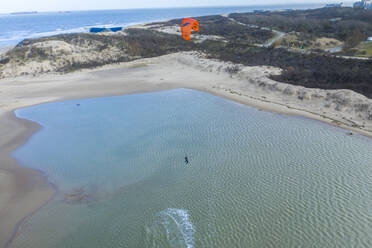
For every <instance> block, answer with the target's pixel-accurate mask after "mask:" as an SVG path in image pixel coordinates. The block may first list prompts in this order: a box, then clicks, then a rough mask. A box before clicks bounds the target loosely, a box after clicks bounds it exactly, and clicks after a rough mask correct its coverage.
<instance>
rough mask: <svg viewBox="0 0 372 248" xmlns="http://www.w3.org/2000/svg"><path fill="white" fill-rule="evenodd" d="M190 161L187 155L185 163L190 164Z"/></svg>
mask: <svg viewBox="0 0 372 248" xmlns="http://www.w3.org/2000/svg"><path fill="white" fill-rule="evenodd" d="M188 163H189V159H188V158H187V156H186V157H185V164H188Z"/></svg>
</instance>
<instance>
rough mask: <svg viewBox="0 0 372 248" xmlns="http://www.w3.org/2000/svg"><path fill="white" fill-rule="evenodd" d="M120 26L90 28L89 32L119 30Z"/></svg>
mask: <svg viewBox="0 0 372 248" xmlns="http://www.w3.org/2000/svg"><path fill="white" fill-rule="evenodd" d="M122 29H123V28H122V27H115V28H91V29H90V30H89V32H91V33H100V32H107V31H109V32H118V31H121V30H122Z"/></svg>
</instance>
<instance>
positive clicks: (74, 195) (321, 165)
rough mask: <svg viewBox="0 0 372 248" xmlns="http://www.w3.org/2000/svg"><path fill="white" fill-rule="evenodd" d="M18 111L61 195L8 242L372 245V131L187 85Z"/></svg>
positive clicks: (27, 148) (28, 159)
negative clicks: (30, 125) (33, 128)
mask: <svg viewBox="0 0 372 248" xmlns="http://www.w3.org/2000/svg"><path fill="white" fill-rule="evenodd" d="M79 104H80V105H79ZM16 114H17V116H18V117H21V118H25V119H29V120H32V121H35V122H38V123H40V124H41V125H42V129H41V130H40V131H39V132H37V133H36V134H35V135H33V136H32V137H31V138H30V139H29V140H28V142H27V143H26V144H25V145H23V146H21V147H20V148H18V149H17V150H16V151H14V153H13V156H14V157H15V158H16V159H17V160H18V161H19V162H20V163H21V164H22V165H23V166H26V167H31V168H35V169H38V170H41V171H43V172H45V173H46V175H47V176H48V178H49V180H50V181H51V182H52V183H54V184H55V185H57V187H58V192H57V195H56V197H55V198H54V199H53V200H52V201H51V202H49V203H48V204H47V205H46V206H45V207H43V208H42V209H41V210H40V211H38V212H37V213H36V214H35V215H33V216H32V217H31V218H29V219H28V220H27V221H26V222H25V224H24V225H23V226H22V229H21V231H20V233H19V235H18V236H17V238H16V239H15V240H14V242H13V243H12V245H11V246H10V247H27V248H34V247H35V248H43V247H372V235H371V233H372V152H371V151H372V142H371V139H369V138H366V137H363V136H360V135H353V136H349V135H347V132H346V131H345V130H342V129H339V128H336V127H332V126H329V125H326V124H323V123H320V122H317V121H313V120H309V119H306V118H301V117H293V116H285V115H279V114H273V113H268V112H262V111H258V110H256V109H254V108H250V107H247V106H244V105H241V104H238V103H235V102H231V101H229V100H225V99H222V98H219V97H216V96H213V95H210V94H207V93H203V92H198V91H193V90H186V89H178V90H171V91H164V92H155V93H146V94H136V95H126V96H115V97H104V98H94V99H85V100H74V101H63V102H56V103H48V104H42V105H38V106H33V107H28V108H24V109H19V110H17V111H16ZM186 155H187V156H188V158H189V160H190V163H189V164H188V165H185V163H184V157H185V156H186Z"/></svg>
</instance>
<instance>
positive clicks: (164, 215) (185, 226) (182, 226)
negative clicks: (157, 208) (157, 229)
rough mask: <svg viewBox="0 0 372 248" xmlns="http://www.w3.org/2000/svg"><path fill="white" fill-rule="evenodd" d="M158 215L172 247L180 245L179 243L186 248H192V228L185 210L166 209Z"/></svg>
mask: <svg viewBox="0 0 372 248" xmlns="http://www.w3.org/2000/svg"><path fill="white" fill-rule="evenodd" d="M159 215H160V218H161V224H162V225H163V226H164V228H165V231H166V236H167V239H168V242H169V244H170V245H171V246H172V247H174V246H178V245H181V243H183V244H184V245H186V247H187V248H193V247H194V228H193V225H192V223H191V220H190V216H189V214H188V212H187V210H184V209H176V208H168V209H166V210H164V211H161V212H160V214H159ZM174 227H176V228H174Z"/></svg>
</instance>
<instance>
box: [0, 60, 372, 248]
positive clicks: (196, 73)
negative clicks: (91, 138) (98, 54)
mask: <svg viewBox="0 0 372 248" xmlns="http://www.w3.org/2000/svg"><path fill="white" fill-rule="evenodd" d="M180 58H181V59H180ZM196 60H197V55H195V54H191V53H186V54H184V53H183V54H172V55H166V56H162V57H158V58H151V59H142V60H137V61H133V62H129V63H122V64H117V65H110V66H105V67H102V68H98V69H94V70H84V71H80V72H75V73H70V74H67V75H44V76H39V77H35V78H16V79H4V80H0V95H1V98H0V137H1V139H0V161H1V163H0V247H2V246H6V243H7V242H10V241H11V239H12V238H14V236H15V234H16V232H17V230H18V229H19V228H20V227H21V225H22V221H23V220H25V219H26V218H27V217H28V216H30V215H32V213H33V212H34V211H36V210H37V209H39V208H40V206H42V205H43V204H45V203H46V202H47V201H48V199H50V198H51V197H52V196H53V192H54V191H55V190H56V189H54V188H53V187H51V185H50V184H49V183H48V180H47V178H46V177H44V175H43V174H42V173H41V172H38V171H35V170H31V169H28V168H24V167H22V166H21V165H19V164H17V162H16V161H15V160H14V159H13V158H12V157H11V155H10V153H11V152H12V151H13V150H14V149H15V148H16V147H18V146H20V145H22V144H23V143H24V142H26V141H27V139H28V138H29V137H30V136H31V135H32V134H33V133H35V132H36V131H37V130H38V129H39V128H40V126H39V125H37V124H35V123H32V122H30V121H27V120H22V119H18V118H16V117H15V115H14V112H13V111H14V110H15V109H17V108H22V107H26V106H31V105H36V104H41V103H46V102H52V101H59V100H67V99H82V98H91V97H102V96H113V95H123V94H134V93H142V92H151V91H160V90H168V89H175V88H190V89H195V90H200V91H205V92H209V93H211V94H214V95H218V96H221V97H225V98H229V99H231V100H234V101H237V102H240V103H243V104H247V105H250V106H253V107H256V108H258V109H262V110H267V111H272V112H277V113H283V114H291V115H300V116H304V117H308V118H312V119H316V120H320V121H323V122H327V123H330V124H334V125H338V126H340V127H343V128H347V129H350V130H353V131H355V132H359V133H362V134H364V135H366V136H371V137H372V132H370V131H368V128H370V127H371V126H372V121H371V123H367V124H366V128H365V129H364V130H362V129H359V128H355V127H352V125H351V124H350V123H349V122H347V121H343V120H345V119H347V118H346V117H348V115H349V113H345V114H343V113H333V112H329V111H331V110H325V109H321V108H319V106H318V105H316V106H315V105H314V106H315V107H314V106H313V105H312V104H307V103H306V102H305V103H304V102H303V101H302V100H297V101H296V100H295V98H293V99H292V98H291V99H290V100H288V101H287V100H285V99H287V98H285V99H284V98H280V95H279V93H278V92H276V91H273V92H270V91H268V90H265V91H263V90H262V89H260V88H254V87H253V86H252V87H251V86H250V85H248V83H247V80H248V81H249V80H261V81H264V82H268V83H270V82H271V81H270V79H268V78H267V75H269V74H270V73H278V69H276V68H270V67H254V68H253V67H252V68H247V70H249V71H248V72H249V73H248V74H247V75H252V78H245V79H244V80H242V78H241V77H237V76H234V75H231V74H229V73H227V72H224V71H221V70H220V71H219V70H217V69H216V68H218V67H219V66H221V64H218V63H211V64H208V65H207V66H206V67H204V69H200V68H199V67H198V66H194V65H193V64H194V62H195V61H196ZM199 62H200V61H199ZM200 63H208V61H207V60H203V61H202V62H200ZM205 68H207V69H205ZM282 97H283V96H282ZM283 99H284V100H283ZM288 99H289V97H288ZM307 106H308V107H307ZM327 111H328V112H327ZM345 116H346V117H345Z"/></svg>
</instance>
